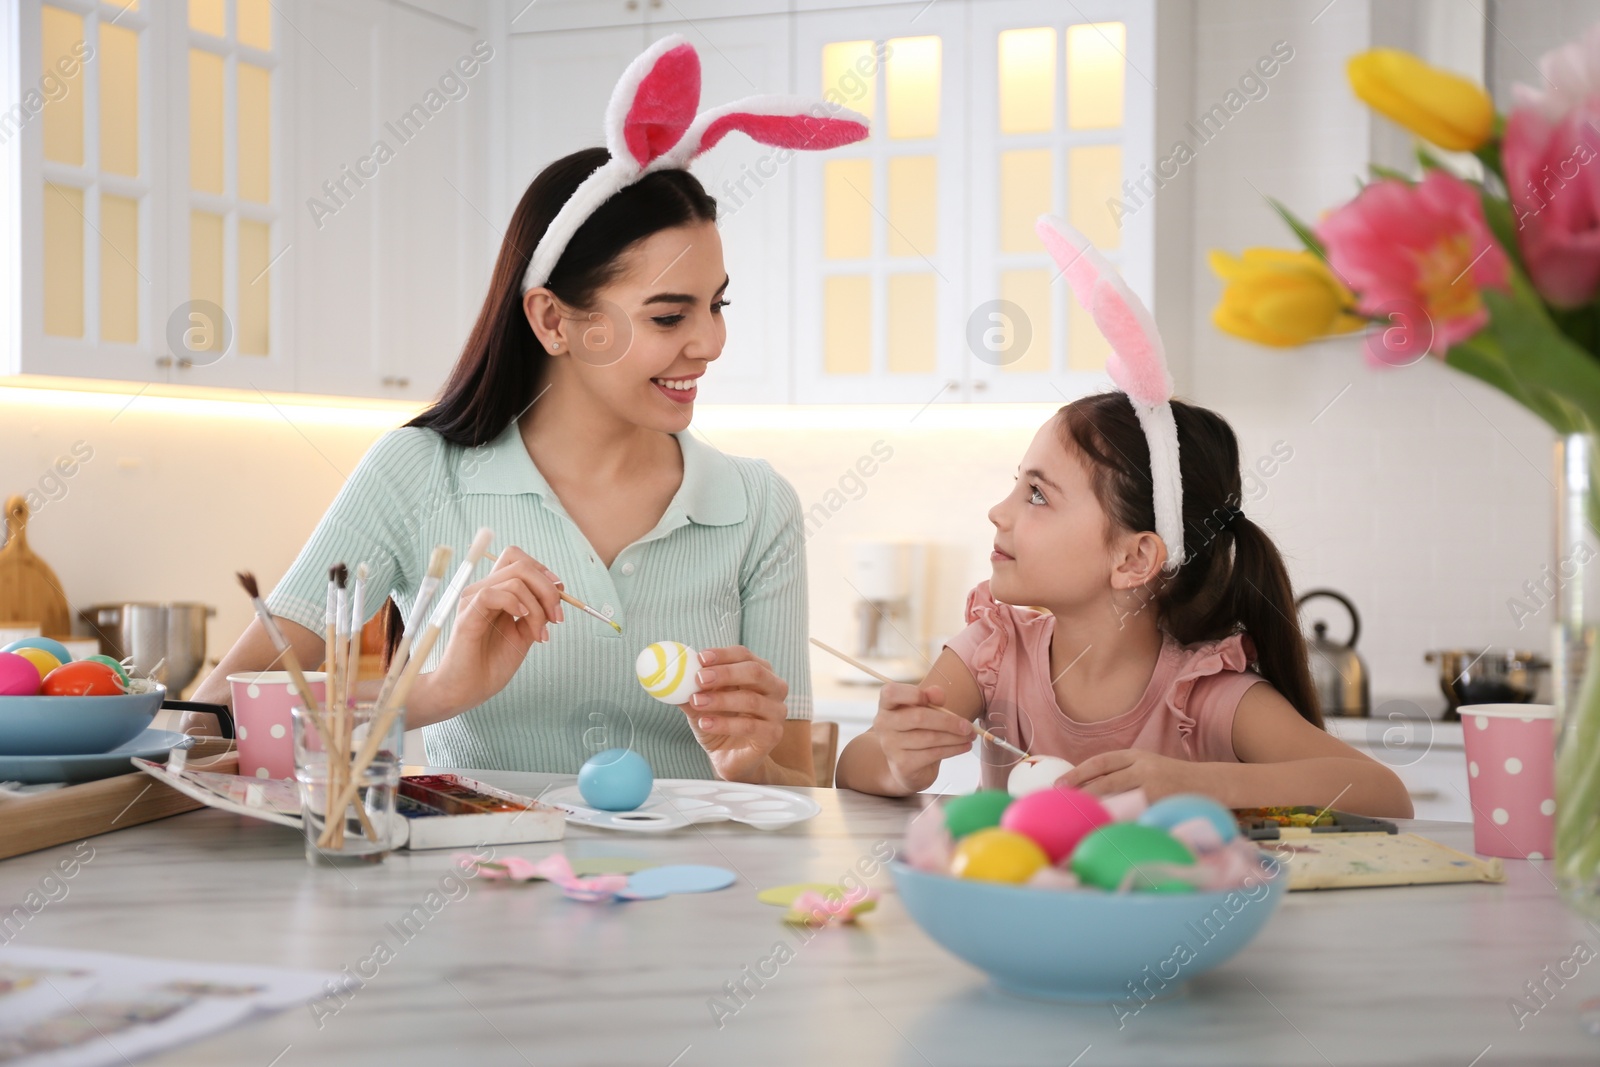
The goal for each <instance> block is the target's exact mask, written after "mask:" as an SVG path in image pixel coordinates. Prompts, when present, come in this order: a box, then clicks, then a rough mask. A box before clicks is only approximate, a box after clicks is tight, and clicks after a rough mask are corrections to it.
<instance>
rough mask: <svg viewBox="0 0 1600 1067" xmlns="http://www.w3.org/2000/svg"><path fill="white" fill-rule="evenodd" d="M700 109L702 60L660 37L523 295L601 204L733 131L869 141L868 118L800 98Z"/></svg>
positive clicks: (631, 71) (773, 141)
mask: <svg viewBox="0 0 1600 1067" xmlns="http://www.w3.org/2000/svg"><path fill="white" fill-rule="evenodd" d="M699 106H700V56H699V55H698V54H696V52H695V50H694V46H693V45H691V44H690V43H689V42H688V41H686V40H684V39H683V38H682V37H680V36H677V35H673V36H671V37H663V38H662V39H661V40H659V41H657V42H656V43H655V44H653V45H651V46H650V48H649V50H648V51H646V52H645V53H644V54H643V55H641V56H639V58H637V59H635V60H634V61H633V62H632V63H631V64H629V65H628V69H627V70H626V71H625V72H624V73H623V75H622V80H621V81H619V82H617V87H616V88H615V89H613V90H612V91H611V102H610V103H609V104H608V105H607V106H606V117H605V125H606V130H605V133H606V148H607V149H608V150H609V151H610V153H611V159H610V160H609V161H608V162H607V163H606V164H605V165H604V166H602V167H601V168H600V169H599V170H597V171H595V172H594V173H593V174H591V175H589V177H588V178H586V179H584V181H583V184H581V185H579V186H578V188H577V189H576V190H574V192H573V194H572V197H571V199H569V200H568V201H567V202H566V203H565V204H564V205H562V208H561V210H560V211H559V212H557V213H556V217H555V218H554V219H553V220H551V222H550V228H549V229H548V230H546V231H545V234H544V236H543V237H541V238H540V239H539V244H538V246H537V247H535V248H534V250H533V256H532V257H531V258H530V259H529V261H528V270H527V273H525V274H524V275H523V276H522V291H523V292H527V291H528V290H529V289H533V288H537V287H538V286H541V285H544V284H545V283H546V282H548V281H549V280H550V274H551V272H552V271H554V270H555V266H556V263H557V262H558V261H559V260H560V259H561V253H562V252H564V251H566V248H567V243H568V242H569V241H571V240H572V235H573V234H575V233H577V232H578V228H579V227H580V226H582V225H583V224H584V222H585V220H587V219H588V218H589V216H590V215H593V214H594V213H595V211H596V210H597V209H598V208H599V207H600V205H601V204H604V203H605V202H606V201H607V200H609V199H611V198H612V197H613V196H615V195H616V194H617V193H619V192H621V191H622V190H623V189H625V188H627V187H628V186H630V185H632V184H633V183H634V182H636V181H638V180H639V179H640V178H643V177H644V176H645V175H646V174H649V173H650V172H651V171H656V170H665V169H667V168H674V169H678V170H685V169H687V168H688V166H689V163H690V162H691V161H692V160H693V159H694V158H695V157H696V156H698V155H700V154H701V153H702V152H705V151H706V150H707V149H709V148H711V147H712V146H713V145H715V144H716V143H717V142H718V141H720V140H722V138H723V137H724V136H726V135H727V134H729V133H731V132H733V131H734V130H738V131H740V132H741V133H744V134H747V135H748V136H749V137H751V138H752V139H753V140H756V141H759V142H760V143H762V144H768V145H773V146H775V147H778V148H788V149H800V150H820V149H826V148H837V147H839V146H840V145H847V144H853V143H854V142H856V141H860V140H862V139H863V138H865V137H866V136H867V119H866V116H864V115H861V114H858V113H857V112H854V111H850V110H848V109H846V108H840V107H835V106H833V105H831V104H825V103H821V102H820V101H812V100H807V99H804V98H803V97H797V96H750V97H746V98H745V99H743V100H737V101H735V102H734V103H731V104H724V105H722V106H721V107H714V108H712V109H710V110H709V111H702V112H700V113H699V114H698V115H697V114H695V111H696V109H698V108H699Z"/></svg>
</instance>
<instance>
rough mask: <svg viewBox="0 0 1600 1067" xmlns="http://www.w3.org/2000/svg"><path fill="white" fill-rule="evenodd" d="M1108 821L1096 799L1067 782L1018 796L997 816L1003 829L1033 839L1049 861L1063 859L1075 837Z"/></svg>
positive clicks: (1078, 837) (1084, 835) (1072, 846)
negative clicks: (1070, 786)
mask: <svg viewBox="0 0 1600 1067" xmlns="http://www.w3.org/2000/svg"><path fill="white" fill-rule="evenodd" d="M1110 821H1111V813H1110V812H1108V811H1106V809H1105V808H1104V806H1102V805H1101V803H1100V801H1099V800H1097V799H1095V798H1094V797H1092V796H1090V795H1089V794H1088V793H1085V792H1082V791H1080V790H1077V789H1070V788H1068V787H1067V786H1057V787H1055V788H1054V789H1041V790H1039V791H1038V792H1037V793H1029V794H1028V795H1027V796H1025V797H1018V798H1017V799H1016V800H1013V801H1012V802H1011V806H1010V807H1008V808H1006V810H1005V814H1003V815H1001V816H1000V825H1001V827H1002V828H1003V829H1006V830H1010V831H1012V832H1013V833H1019V834H1021V835H1022V836H1024V837H1026V838H1028V839H1030V840H1032V841H1033V842H1035V843H1036V844H1037V845H1038V846H1039V847H1040V848H1042V849H1044V854H1045V855H1046V856H1048V857H1050V862H1051V863H1060V862H1061V861H1062V860H1064V859H1066V858H1067V857H1068V856H1070V855H1071V854H1072V850H1073V849H1074V848H1076V847H1077V846H1078V842H1079V841H1082V840H1083V839H1084V838H1085V837H1088V836H1089V835H1090V834H1092V833H1094V831H1095V830H1096V829H1098V828H1099V827H1101V826H1104V825H1105V824H1106V823H1109V822H1110Z"/></svg>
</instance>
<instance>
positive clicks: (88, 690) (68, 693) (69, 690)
mask: <svg viewBox="0 0 1600 1067" xmlns="http://www.w3.org/2000/svg"><path fill="white" fill-rule="evenodd" d="M40 692H41V693H43V694H44V695H45V696H47V697H112V696H122V695H123V694H124V693H126V692H127V690H126V689H124V688H122V679H120V678H118V677H117V672H116V671H114V670H112V669H111V668H110V667H107V666H106V665H105V664H104V663H95V662H93V661H92V660H79V661H78V662H76V663H63V664H62V665H61V666H59V667H57V668H56V669H55V670H53V671H51V672H50V673H49V674H47V675H45V679H44V685H43V686H42V687H41V688H40Z"/></svg>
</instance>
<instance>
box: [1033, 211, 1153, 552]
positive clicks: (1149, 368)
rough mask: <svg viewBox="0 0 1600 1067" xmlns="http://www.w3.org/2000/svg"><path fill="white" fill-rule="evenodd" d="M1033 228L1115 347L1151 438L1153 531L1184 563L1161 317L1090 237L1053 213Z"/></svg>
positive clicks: (1117, 376) (1119, 369) (1118, 368)
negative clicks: (1158, 327)
mask: <svg viewBox="0 0 1600 1067" xmlns="http://www.w3.org/2000/svg"><path fill="white" fill-rule="evenodd" d="M1034 232H1036V233H1037V234H1038V235H1039V239H1040V240H1041V241H1043V242H1044V246H1045V248H1046V249H1048V250H1049V252H1050V256H1051V258H1053V259H1054V260H1055V261H1056V264H1057V265H1058V266H1059V267H1060V268H1061V271H1062V273H1063V274H1065V275H1066V276H1067V283H1068V284H1069V285H1071V286H1072V292H1073V295H1074V296H1076V297H1077V298H1078V303H1079V304H1082V305H1083V309H1084V310H1085V311H1087V312H1088V313H1089V314H1090V316H1092V317H1093V318H1094V324H1095V326H1097V327H1098V328H1099V330H1100V332H1101V333H1102V334H1104V335H1105V338H1106V340H1107V341H1109V342H1111V355H1110V356H1109V357H1108V358H1107V359H1106V372H1107V373H1108V374H1110V375H1111V380H1112V381H1113V382H1115V383H1116V385H1117V388H1118V389H1121V390H1122V391H1123V392H1124V393H1127V394H1128V400H1129V402H1130V403H1132V404H1133V410H1134V413H1135V414H1137V415H1138V416H1139V425H1140V426H1142V427H1143V428H1144V435H1145V438H1146V439H1147V440H1148V441H1149V442H1150V482H1151V486H1152V489H1153V491H1154V494H1155V511H1156V533H1157V534H1158V535H1159V536H1160V537H1161V540H1163V541H1165V542H1166V545H1167V567H1168V568H1169V570H1176V569H1177V568H1178V566H1179V565H1180V564H1182V563H1183V477H1182V475H1181V473H1180V468H1179V467H1178V423H1177V421H1176V420H1175V419H1174V418H1173V415H1172V403H1171V401H1172V375H1171V373H1169V372H1168V370H1167V355H1166V349H1165V348H1164V347H1162V344H1161V334H1160V333H1158V332H1157V331H1156V320H1155V319H1154V318H1152V317H1151V315H1150V312H1149V310H1148V309H1147V308H1146V307H1145V306H1144V302H1143V301H1141V300H1140V299H1139V297H1138V296H1137V295H1135V293H1134V291H1133V290H1132V289H1129V288H1128V283H1127V282H1124V281H1123V280H1122V275H1120V274H1118V273H1117V268H1115V267H1113V266H1112V265H1111V264H1110V263H1109V262H1107V261H1106V258H1105V257H1104V256H1102V255H1101V254H1100V251H1099V250H1098V249H1097V248H1095V247H1094V245H1092V244H1090V243H1089V239H1088V238H1087V237H1085V236H1084V235H1083V234H1081V233H1079V232H1078V231H1077V230H1075V229H1073V228H1072V227H1071V226H1069V225H1068V224H1067V223H1065V222H1063V221H1062V220H1061V219H1059V218H1056V217H1055V216H1054V215H1041V216H1039V221H1038V223H1036V224H1035V226H1034Z"/></svg>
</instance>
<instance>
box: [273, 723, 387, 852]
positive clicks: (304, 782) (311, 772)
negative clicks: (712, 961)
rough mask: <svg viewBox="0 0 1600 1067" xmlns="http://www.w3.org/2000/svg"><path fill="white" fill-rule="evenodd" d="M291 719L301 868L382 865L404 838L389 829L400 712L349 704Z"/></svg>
mask: <svg viewBox="0 0 1600 1067" xmlns="http://www.w3.org/2000/svg"><path fill="white" fill-rule="evenodd" d="M292 713H293V715H294V772H295V778H296V779H297V780H298V781H299V783H300V814H301V821H302V824H303V825H304V827H305V837H306V862H307V863H310V864H313V865H315V866H330V865H335V866H336V865H340V864H344V863H363V862H365V863H376V862H379V861H381V860H382V859H383V857H384V856H386V855H387V854H388V852H389V850H390V848H392V847H394V846H395V845H397V844H399V841H398V835H399V834H400V833H403V832H404V831H403V829H402V828H400V827H399V826H398V825H397V824H396V822H395V791H396V788H397V787H398V786H399V784H400V763H401V757H402V754H403V752H404V745H405V741H404V737H405V732H404V728H405V711H404V709H402V708H398V707H395V706H393V705H390V706H387V707H383V706H380V705H378V704H355V705H351V706H348V707H345V708H342V709H341V708H338V707H333V708H330V709H323V708H304V707H296V708H294V709H293V712H292Z"/></svg>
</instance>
